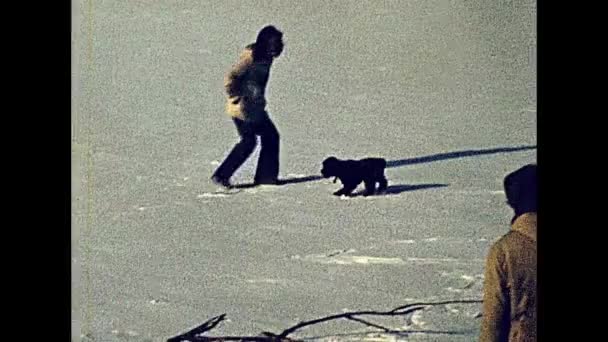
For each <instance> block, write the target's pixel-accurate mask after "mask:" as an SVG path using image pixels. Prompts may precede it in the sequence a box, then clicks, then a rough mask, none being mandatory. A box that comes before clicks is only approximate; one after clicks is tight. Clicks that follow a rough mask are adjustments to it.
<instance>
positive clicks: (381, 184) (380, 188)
mask: <svg viewBox="0 0 608 342" xmlns="http://www.w3.org/2000/svg"><path fill="white" fill-rule="evenodd" d="M378 183H379V185H378V192H383V191H385V190H386V188H387V187H388V181H387V180H386V177H384V176H382V178H380V180H379V181H378Z"/></svg>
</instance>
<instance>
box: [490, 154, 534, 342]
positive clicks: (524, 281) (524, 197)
mask: <svg viewBox="0 0 608 342" xmlns="http://www.w3.org/2000/svg"><path fill="white" fill-rule="evenodd" d="M536 177H537V176H536V165H533V164H530V165H526V166H524V167H522V168H520V169H518V170H516V171H514V172H512V173H511V174H509V175H507V177H505V180H504V187H505V194H506V196H507V203H508V204H509V206H511V207H512V208H513V210H514V212H515V216H514V217H513V220H512V221H511V231H510V232H509V233H507V234H506V235H504V236H503V237H502V238H500V239H499V240H498V241H497V242H495V243H494V244H493V245H492V247H491V248H490V251H489V253H488V256H487V261H486V268H485V280H484V288H483V319H482V323H481V334H480V341H481V342H498V341H509V342H515V341H530V342H531V341H536V312H537V306H536V225H537V214H536V213H537V178H536Z"/></svg>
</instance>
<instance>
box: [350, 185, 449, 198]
mask: <svg viewBox="0 0 608 342" xmlns="http://www.w3.org/2000/svg"><path fill="white" fill-rule="evenodd" d="M446 186H449V184H435V183H432V184H396V185H389V186H388V187H387V188H386V190H384V191H383V192H381V193H378V194H374V195H371V196H391V195H398V194H400V193H403V192H408V191H416V190H426V189H433V188H443V187H446ZM363 192H364V190H362V191H358V192H356V193H353V197H359V196H363ZM371 196H370V197H371Z"/></svg>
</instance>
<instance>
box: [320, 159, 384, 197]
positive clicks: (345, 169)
mask: <svg viewBox="0 0 608 342" xmlns="http://www.w3.org/2000/svg"><path fill="white" fill-rule="evenodd" d="M385 168H386V160H385V159H382V158H365V159H361V160H340V159H338V158H336V157H329V158H327V159H325V160H324V161H323V168H322V169H321V174H322V175H323V177H324V178H329V177H335V178H334V183H335V182H336V179H337V178H340V182H342V184H343V185H344V187H343V188H342V189H340V190H338V191H336V192H334V195H336V196H341V195H346V196H352V195H351V193H352V192H353V190H355V188H357V186H358V185H359V184H361V182H364V183H365V192H364V193H363V196H369V195H372V194H374V193H376V182H377V183H379V186H378V190H377V192H382V191H384V190H386V187H387V185H388V181H387V180H386V177H384V169H385Z"/></svg>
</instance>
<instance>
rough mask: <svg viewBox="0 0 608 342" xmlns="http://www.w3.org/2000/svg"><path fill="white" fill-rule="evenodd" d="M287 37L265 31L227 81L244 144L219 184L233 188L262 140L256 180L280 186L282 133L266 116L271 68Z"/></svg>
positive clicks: (219, 173) (223, 168) (217, 177)
mask: <svg viewBox="0 0 608 342" xmlns="http://www.w3.org/2000/svg"><path fill="white" fill-rule="evenodd" d="M283 47H284V44H283V33H282V32H281V31H279V30H278V29H277V28H276V27H274V26H272V25H269V26H266V27H264V28H263V29H262V30H261V31H260V32H259V33H258V36H257V39H256V41H255V43H252V44H249V45H248V46H247V47H246V48H245V50H244V51H243V52H242V53H241V56H240V59H239V61H238V63H237V64H236V65H234V66H233V68H232V69H231V70H230V71H229V72H228V74H227V75H226V77H225V82H224V85H225V89H226V94H227V101H226V112H227V113H228V115H229V116H230V117H231V118H232V120H233V121H234V124H235V125H236V129H237V131H238V133H239V135H240V137H241V140H240V141H239V142H238V143H237V144H236V145H235V146H234V148H233V149H232V151H231V152H230V154H229V155H228V156H227V157H226V159H225V160H224V162H223V163H222V164H221V165H220V166H219V167H218V168H217V170H216V171H215V172H214V173H213V176H212V177H211V179H212V181H213V182H215V183H216V184H219V185H222V186H225V187H230V186H231V185H230V177H231V176H232V175H233V174H234V172H235V171H236V170H237V169H238V168H239V167H240V166H241V165H242V164H243V163H244V162H245V160H247V158H248V157H249V156H250V155H251V153H252V152H253V150H254V149H255V146H256V143H257V141H256V136H260V138H261V139H260V140H261V143H262V149H261V151H260V157H259V160H258V165H257V169H256V174H255V178H254V183H255V184H277V182H278V175H279V132H278V131H277V129H276V127H275V125H274V124H273V122H272V120H271V119H270V116H269V115H268V112H266V98H265V91H266V84H267V83H268V78H269V76H270V67H271V66H272V62H273V61H274V59H275V58H277V57H279V56H280V55H281V52H282V51H283Z"/></svg>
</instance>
